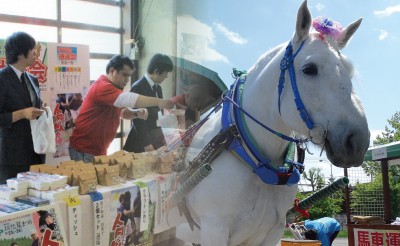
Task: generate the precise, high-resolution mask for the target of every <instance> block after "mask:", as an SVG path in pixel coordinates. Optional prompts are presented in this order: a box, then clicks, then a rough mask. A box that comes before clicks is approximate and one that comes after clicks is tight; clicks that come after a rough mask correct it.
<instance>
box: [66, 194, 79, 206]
mask: <svg viewBox="0 0 400 246" xmlns="http://www.w3.org/2000/svg"><path fill="white" fill-rule="evenodd" d="M65 201H66V202H67V206H68V207H74V206H78V205H81V201H80V200H79V197H77V196H75V197H70V198H66V199H65Z"/></svg>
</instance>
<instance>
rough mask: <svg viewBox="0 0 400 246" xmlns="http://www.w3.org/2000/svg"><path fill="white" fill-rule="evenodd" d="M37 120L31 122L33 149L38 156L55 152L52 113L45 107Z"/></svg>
mask: <svg viewBox="0 0 400 246" xmlns="http://www.w3.org/2000/svg"><path fill="white" fill-rule="evenodd" d="M44 110H46V112H44V113H43V114H42V115H41V116H40V117H39V119H37V120H31V129H32V139H33V148H34V150H35V152H36V153H38V154H46V153H55V152H56V134H55V131H54V123H53V112H52V111H51V109H50V107H45V108H44Z"/></svg>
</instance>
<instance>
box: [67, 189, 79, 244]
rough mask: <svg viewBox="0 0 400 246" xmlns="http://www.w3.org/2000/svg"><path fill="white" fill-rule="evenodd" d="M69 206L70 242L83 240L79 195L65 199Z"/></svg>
mask: <svg viewBox="0 0 400 246" xmlns="http://www.w3.org/2000/svg"><path fill="white" fill-rule="evenodd" d="M65 202H66V203H67V207H68V226H69V230H68V231H69V242H71V243H72V242H81V241H82V235H81V234H82V208H81V201H80V200H79V198H78V196H76V197H70V198H67V199H65Z"/></svg>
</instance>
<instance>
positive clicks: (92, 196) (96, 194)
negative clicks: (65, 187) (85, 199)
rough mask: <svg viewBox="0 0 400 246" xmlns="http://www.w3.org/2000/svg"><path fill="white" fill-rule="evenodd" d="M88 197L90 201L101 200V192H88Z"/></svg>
mask: <svg viewBox="0 0 400 246" xmlns="http://www.w3.org/2000/svg"><path fill="white" fill-rule="evenodd" d="M89 196H90V199H92V202H97V201H100V200H103V194H101V193H100V192H89Z"/></svg>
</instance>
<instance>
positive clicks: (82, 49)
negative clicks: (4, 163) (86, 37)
mask: <svg viewBox="0 0 400 246" xmlns="http://www.w3.org/2000/svg"><path fill="white" fill-rule="evenodd" d="M47 49H48V52H47V53H48V62H49V63H48V64H49V65H48V67H49V69H48V71H49V76H48V77H49V82H48V85H49V88H50V89H49V95H48V101H49V102H50V107H51V108H52V109H53V115H54V130H55V133H56V153H54V156H53V157H54V158H59V157H65V156H68V146H69V137H70V136H71V134H72V129H73V127H74V124H75V119H76V117H77V116H78V114H79V111H80V108H81V105H82V102H83V98H84V96H85V95H86V92H87V90H88V88H89V86H90V73H89V58H90V57H89V46H87V45H77V44H59V43H47ZM43 94H46V93H43Z"/></svg>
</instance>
